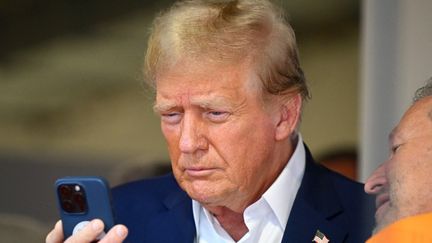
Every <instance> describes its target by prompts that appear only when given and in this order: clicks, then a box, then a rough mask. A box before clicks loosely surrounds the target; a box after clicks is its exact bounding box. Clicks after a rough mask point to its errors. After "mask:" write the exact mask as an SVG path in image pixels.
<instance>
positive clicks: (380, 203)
mask: <svg viewBox="0 0 432 243" xmlns="http://www.w3.org/2000/svg"><path fill="white" fill-rule="evenodd" d="M389 203H390V197H389V194H388V193H382V194H379V195H378V196H377V197H376V200H375V206H376V213H375V217H377V216H378V217H380V214H382V212H381V211H383V210H384V208H385V207H387V206H388V204H389Z"/></svg>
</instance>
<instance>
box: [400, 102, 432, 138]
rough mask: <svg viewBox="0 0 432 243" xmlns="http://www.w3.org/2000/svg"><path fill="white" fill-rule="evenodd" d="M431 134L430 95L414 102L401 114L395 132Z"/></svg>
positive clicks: (431, 111) (431, 106)
mask: <svg viewBox="0 0 432 243" xmlns="http://www.w3.org/2000/svg"><path fill="white" fill-rule="evenodd" d="M400 133H404V134H410V135H429V134H430V135H432V97H426V98H423V99H422V100H419V101H417V102H416V103H414V104H413V105H412V106H411V107H410V108H409V109H408V110H407V112H406V113H405V114H404V115H403V117H402V119H401V121H400V122H399V125H398V126H397V127H396V128H395V129H394V130H393V132H392V136H394V135H395V134H400Z"/></svg>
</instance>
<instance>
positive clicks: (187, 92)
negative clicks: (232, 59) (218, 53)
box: [156, 62, 260, 103]
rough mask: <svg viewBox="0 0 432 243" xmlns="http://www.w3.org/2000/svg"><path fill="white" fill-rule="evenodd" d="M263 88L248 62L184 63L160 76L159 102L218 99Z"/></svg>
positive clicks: (157, 99)
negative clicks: (181, 98)
mask: <svg viewBox="0 0 432 243" xmlns="http://www.w3.org/2000/svg"><path fill="white" fill-rule="evenodd" d="M259 87H260V84H259V81H258V77H257V76H256V75H255V74H254V72H253V71H252V70H251V68H249V66H248V65H247V64H246V63H240V64H238V65H222V64H219V65H215V64H208V63H205V62H203V63H199V62H180V63H177V64H175V65H173V66H172V67H170V68H169V69H168V70H166V71H165V72H164V73H161V74H160V75H158V76H157V79H156V103H158V102H161V101H162V100H166V99H173V98H175V99H177V98H179V97H188V99H201V100H202V99H204V100H205V99H206V100H212V101H214V102H217V101H220V100H222V99H224V98H228V97H235V96H241V95H242V94H252V93H256V91H258V90H259V89H258V88H259Z"/></svg>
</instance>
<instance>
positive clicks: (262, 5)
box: [144, 0, 309, 99]
mask: <svg viewBox="0 0 432 243" xmlns="http://www.w3.org/2000/svg"><path fill="white" fill-rule="evenodd" d="M182 58H186V59H187V60H195V61H196V60H202V61H206V62H210V63H219V64H225V65H232V64H235V63H239V62H240V61H250V62H251V63H252V65H254V66H253V67H254V70H256V73H257V75H258V76H259V78H260V79H261V81H262V84H263V88H264V90H265V91H267V92H268V93H270V94H275V95H284V94H288V93H293V92H295V93H300V94H301V96H302V97H303V99H307V98H309V91H308V88H307V85H306V81H305V77H304V74H303V71H302V69H301V68H300V63H299V58H298V50H297V45H296V40H295V35H294V31H293V29H292V27H291V26H290V25H289V24H288V22H287V21H286V20H285V17H284V15H283V13H282V12H281V11H280V10H279V8H278V7H276V6H275V5H273V4H272V3H271V2H270V1H267V0H225V1H224V0H219V1H217V0H207V1H205V0H183V1H178V2H176V3H175V4H174V5H173V6H172V7H171V8H170V9H168V10H167V11H166V12H163V13H161V14H160V15H159V16H158V17H157V18H156V19H155V21H154V23H153V27H152V32H151V35H150V37H149V41H148V47H147V52H146V57H145V65H144V74H145V78H146V80H147V81H148V82H149V83H150V85H151V86H153V87H154V86H155V85H156V84H155V80H156V79H157V76H158V75H159V74H161V73H163V72H164V71H166V70H167V69H168V68H169V67H170V66H171V65H173V64H174V63H175V62H176V61H178V60H179V59H182Z"/></svg>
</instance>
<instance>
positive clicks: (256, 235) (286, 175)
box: [192, 135, 306, 243]
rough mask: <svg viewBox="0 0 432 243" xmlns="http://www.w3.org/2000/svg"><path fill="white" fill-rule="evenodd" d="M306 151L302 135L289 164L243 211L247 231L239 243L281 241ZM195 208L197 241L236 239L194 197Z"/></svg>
mask: <svg viewBox="0 0 432 243" xmlns="http://www.w3.org/2000/svg"><path fill="white" fill-rule="evenodd" d="M305 160H306V154H305V148H304V145H303V139H302V137H301V136H300V135H299V136H298V141H297V145H296V149H295V150H294V153H293V155H292V156H291V158H290V160H289V161H288V164H287V165H286V166H285V168H284V169H283V170H282V172H281V174H280V175H279V176H278V178H277V179H276V180H275V182H274V183H273V184H272V185H271V186H270V187H269V188H268V189H267V191H266V192H265V193H264V194H263V195H262V197H261V198H260V199H259V200H258V201H256V202H255V203H253V204H252V205H250V206H248V207H247V208H246V209H245V211H244V214H243V217H244V220H245V224H246V226H247V228H248V230H249V231H248V232H247V233H246V234H245V235H244V236H243V237H242V238H241V239H240V240H239V241H238V242H239V243H264V242H265V243H273V242H281V241H282V237H283V233H284V231H285V226H286V224H287V222H288V217H289V215H290V211H291V208H292V206H293V204H294V199H295V196H296V195H297V191H298V189H299V187H300V183H301V181H302V178H303V174H304V170H305V164H306V162H305ZM192 210H193V216H194V220H195V228H196V230H197V233H196V237H195V243H234V242H235V241H234V240H233V239H232V238H231V236H230V235H229V234H228V233H227V232H226V231H225V230H224V229H223V228H222V226H221V225H220V224H219V222H218V221H217V219H216V218H215V217H214V216H213V215H212V214H211V213H210V212H208V211H207V210H206V209H205V208H204V207H202V206H201V205H200V204H199V203H198V202H197V201H195V200H192Z"/></svg>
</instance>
